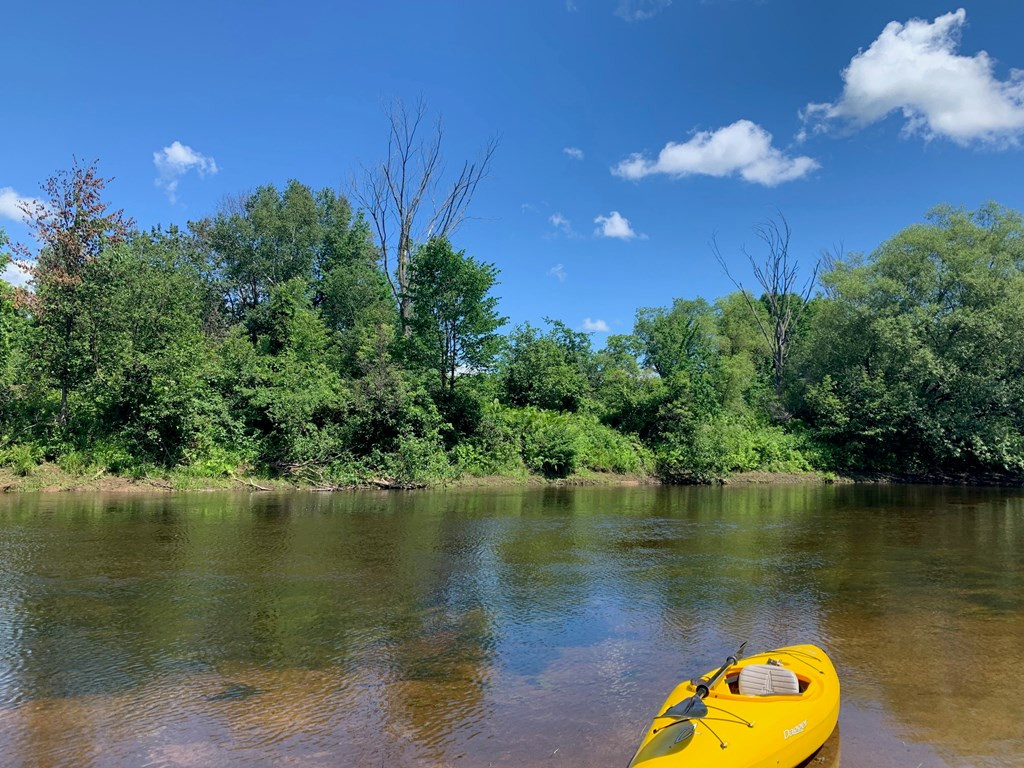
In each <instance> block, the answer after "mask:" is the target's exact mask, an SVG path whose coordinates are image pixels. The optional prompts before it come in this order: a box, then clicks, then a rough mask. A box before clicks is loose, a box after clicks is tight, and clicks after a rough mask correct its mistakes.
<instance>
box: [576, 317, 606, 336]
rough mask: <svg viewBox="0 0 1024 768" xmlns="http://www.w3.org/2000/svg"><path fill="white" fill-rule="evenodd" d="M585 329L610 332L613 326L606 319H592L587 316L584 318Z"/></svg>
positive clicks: (587, 330)
mask: <svg viewBox="0 0 1024 768" xmlns="http://www.w3.org/2000/svg"><path fill="white" fill-rule="evenodd" d="M583 330H584V331H586V332H587V333H595V332H600V333H608V331H610V330H611V328H609V327H608V323H606V322H605V321H604V320H591V319H590V318H589V317H585V318H583Z"/></svg>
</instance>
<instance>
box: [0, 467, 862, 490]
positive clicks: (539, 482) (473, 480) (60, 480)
mask: <svg viewBox="0 0 1024 768" xmlns="http://www.w3.org/2000/svg"><path fill="white" fill-rule="evenodd" d="M721 482H722V484H723V485H730V486H731V485H792V484H800V483H805V484H815V485H818V484H822V483H833V482H852V481H850V480H848V479H845V478H837V477H836V476H834V475H831V474H828V473H821V472H741V473H737V474H735V475H732V476H730V477H728V478H725V479H723V480H722V481H721ZM661 484H662V481H661V479H660V478H658V477H657V476H655V475H648V474H616V473H611V472H584V473H580V474H576V475H571V476H569V477H564V478H547V477H544V476H542V475H536V474H530V473H522V474H517V475H486V476H473V475H464V476H463V477H460V478H458V479H455V480H446V481H444V482H439V483H436V484H432V485H419V486H410V485H403V484H400V483H395V482H391V481H389V480H387V479H380V480H374V481H371V482H364V483H353V484H348V485H323V484H317V483H311V482H306V481H302V480H299V479H294V478H266V477H257V476H253V475H231V476H220V477H196V476H193V475H187V474H182V473H173V472H172V473H167V474H159V475H145V476H141V477H129V476H122V475H115V474H111V473H110V472H107V471H105V470H104V471H99V472H95V473H91V474H74V473H70V472H66V471H65V470H63V469H61V468H60V467H59V466H58V465H56V464H51V463H44V464H40V465H38V466H36V467H34V468H33V469H32V471H30V472H28V473H27V474H19V473H17V472H15V471H14V470H12V469H10V468H7V467H3V468H0V492H2V493H157V492H165V493H166V492H175V491H227V490H248V491H290V490H294V491H320V492H333V491H347V490H368V489H377V490H391V489H395V490H415V489H419V488H428V487H429V488H501V487H509V488H511V487H522V486H545V487H575V486H603V485H608V486H611V485H615V486H623V485H632V486H640V485H661Z"/></svg>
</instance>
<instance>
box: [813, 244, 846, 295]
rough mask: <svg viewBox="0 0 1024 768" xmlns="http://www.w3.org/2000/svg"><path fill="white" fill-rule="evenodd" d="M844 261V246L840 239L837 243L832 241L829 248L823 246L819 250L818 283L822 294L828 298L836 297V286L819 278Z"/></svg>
mask: <svg viewBox="0 0 1024 768" xmlns="http://www.w3.org/2000/svg"><path fill="white" fill-rule="evenodd" d="M845 261H846V246H845V245H844V244H843V241H842V240H840V241H839V243H838V244H837V243H833V244H832V249H831V250H829V249H827V248H823V249H822V250H821V254H820V255H819V256H818V264H819V265H820V269H819V270H818V272H819V275H818V277H819V281H818V284H819V285H820V286H821V290H822V291H823V292H824V294H825V295H826V296H828V297H829V298H830V299H834V298H835V297H836V288H835V286H834V285H833V284H832V283H831V282H829V281H827V280H821V279H820V278H821V277H822V276H823V275H827V274H829V273H830V272H833V271H835V269H836V267H838V266H839V265H840V264H842V263H843V262H845Z"/></svg>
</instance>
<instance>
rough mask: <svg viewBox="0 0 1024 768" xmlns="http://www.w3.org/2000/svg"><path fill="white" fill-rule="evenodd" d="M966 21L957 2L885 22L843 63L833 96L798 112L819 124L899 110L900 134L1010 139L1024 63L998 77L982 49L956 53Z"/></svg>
mask: <svg viewBox="0 0 1024 768" xmlns="http://www.w3.org/2000/svg"><path fill="white" fill-rule="evenodd" d="M966 21H967V13H966V11H964V9H963V8H961V9H959V10H957V11H955V12H953V13H947V14H945V15H943V16H939V17H938V18H936V19H935V21H933V22H929V21H927V20H924V19H911V20H910V21H908V22H906V23H905V24H901V23H900V22H898V21H893V22H890V23H889V24H887V25H886V27H885V29H883V30H882V33H881V34H880V35H879V36H878V39H876V40H875V41H874V42H873V43H872V44H871V46H870V47H869V48H868V49H867V50H866V51H864V50H861V51H859V52H858V53H857V55H856V56H854V57H853V58H852V59H851V60H850V64H849V66H848V67H847V68H846V69H845V70H843V93H842V95H841V96H840V97H839V100H838V101H836V102H835V103H826V104H808V105H807V108H806V109H805V110H804V112H803V117H804V119H805V120H807V121H810V122H813V123H815V127H816V128H817V129H819V130H822V129H824V128H825V127H827V121H829V120H845V121H848V122H850V123H852V124H854V125H867V124H869V123H874V122H877V121H879V120H882V119H883V118H885V117H886V116H887V115H889V114H891V113H892V112H895V111H897V110H898V111H900V112H901V113H902V115H903V118H904V120H905V121H906V122H905V123H904V127H903V130H904V133H905V134H907V135H910V134H915V133H919V134H921V135H922V136H923V137H924V138H925V139H932V138H935V137H937V136H944V137H946V138H949V139H952V140H953V141H955V142H958V143H960V144H968V143H970V142H972V141H988V142H996V143H1000V142H1002V143H1012V142H1014V141H1015V140H1016V139H1017V138H1018V137H1019V136H1020V134H1021V133H1022V132H1024V70H1020V69H1013V70H1010V75H1009V77H1008V78H1007V79H1006V80H998V79H996V77H995V75H994V74H993V62H992V59H991V58H990V57H989V55H988V54H987V53H985V52H984V51H981V52H979V53H977V54H975V55H974V56H963V55H960V54H958V53H957V48H958V47H959V45H960V31H961V29H962V28H963V26H964V24H965V22H966Z"/></svg>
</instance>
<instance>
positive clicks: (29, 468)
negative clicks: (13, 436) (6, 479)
mask: <svg viewBox="0 0 1024 768" xmlns="http://www.w3.org/2000/svg"><path fill="white" fill-rule="evenodd" d="M42 461H43V451H42V449H41V448H40V447H39V446H38V445H33V444H31V443H15V444H13V445H7V446H4V447H2V448H0V467H10V468H11V469H12V470H14V474H16V475H18V476H19V477H28V476H29V475H31V474H32V473H33V472H35V470H36V467H38V466H39V465H40V464H41V463H42Z"/></svg>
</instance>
